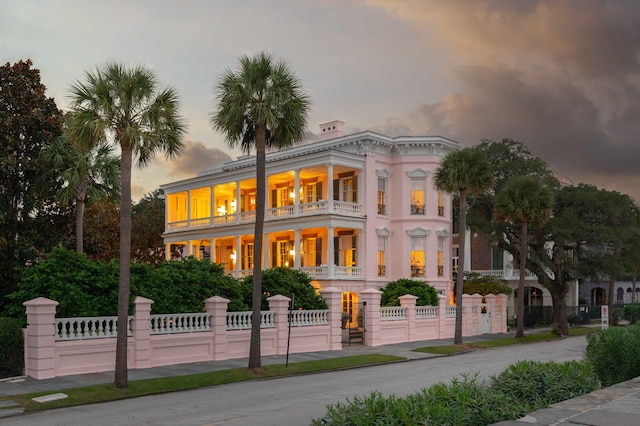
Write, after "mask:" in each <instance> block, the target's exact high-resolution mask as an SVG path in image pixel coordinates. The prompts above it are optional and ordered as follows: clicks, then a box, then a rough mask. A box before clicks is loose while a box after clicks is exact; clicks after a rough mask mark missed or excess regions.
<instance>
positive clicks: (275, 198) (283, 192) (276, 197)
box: [271, 184, 295, 208]
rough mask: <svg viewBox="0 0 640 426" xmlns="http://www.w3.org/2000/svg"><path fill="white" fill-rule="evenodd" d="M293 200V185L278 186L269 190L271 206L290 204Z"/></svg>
mask: <svg viewBox="0 0 640 426" xmlns="http://www.w3.org/2000/svg"><path fill="white" fill-rule="evenodd" d="M294 200H295V192H294V190H293V187H289V186H286V184H285V186H279V187H278V188H276V189H273V190H271V207H272V208H276V207H285V206H292V205H293V202H294Z"/></svg>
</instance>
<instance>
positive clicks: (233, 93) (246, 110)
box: [211, 52, 310, 371]
mask: <svg viewBox="0 0 640 426" xmlns="http://www.w3.org/2000/svg"><path fill="white" fill-rule="evenodd" d="M216 101H217V104H218V106H217V109H216V110H215V111H214V112H213V113H212V116H211V126H212V127H213V128H214V129H215V130H217V131H220V132H222V133H224V135H225V138H226V141H227V144H228V145H229V147H231V148H235V147H237V146H238V145H240V148H241V150H242V151H243V152H244V153H246V154H248V153H250V152H251V150H252V149H255V150H256V222H255V230H254V252H255V256H254V259H255V260H254V264H253V292H252V317H251V343H250V349H249V367H248V368H249V369H250V370H252V371H258V370H260V369H261V368H262V365H261V358H260V304H261V296H262V252H263V250H262V245H263V242H262V239H263V229H264V214H265V201H266V200H265V198H266V174H265V162H266V159H265V153H266V148H267V147H287V146H291V145H294V144H296V143H298V142H300V141H301V140H302V139H303V138H304V134H305V129H306V126H307V116H308V113H309V106H310V102H309V97H308V96H307V95H306V94H305V93H304V91H303V89H302V85H301V83H300V81H299V80H298V78H297V77H296V76H295V75H294V73H293V72H292V71H291V69H290V68H289V67H288V66H287V64H286V63H285V62H282V61H275V60H274V59H273V58H272V56H271V55H269V54H267V53H264V52H261V53H259V54H257V55H256V56H254V57H249V56H242V57H241V58H240V66H239V68H238V69H237V70H235V71H234V70H230V69H227V70H226V71H225V72H224V73H223V74H222V75H221V76H220V78H219V81H218V83H217V86H216Z"/></svg>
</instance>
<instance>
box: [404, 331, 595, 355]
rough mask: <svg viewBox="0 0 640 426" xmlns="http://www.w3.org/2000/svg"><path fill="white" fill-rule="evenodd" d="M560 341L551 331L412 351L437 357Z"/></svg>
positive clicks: (574, 334)
mask: <svg viewBox="0 0 640 426" xmlns="http://www.w3.org/2000/svg"><path fill="white" fill-rule="evenodd" d="M596 330H597V328H593V327H573V328H570V329H569V336H584V335H586V334H590V333H593V332H595V331H596ZM556 339H560V336H558V335H557V334H555V333H554V332H553V331H550V330H549V331H542V332H539V333H532V334H525V336H524V337H523V338H515V337H505V338H503V339H491V340H485V341H481V342H472V343H466V344H464V345H444V346H428V347H424V348H418V349H414V351H415V352H426V353H432V354H438V355H451V354H454V353H458V352H464V351H468V350H470V349H487V348H497V347H501V346H509V345H518V344H522V343H534V342H543V341H547V340H556Z"/></svg>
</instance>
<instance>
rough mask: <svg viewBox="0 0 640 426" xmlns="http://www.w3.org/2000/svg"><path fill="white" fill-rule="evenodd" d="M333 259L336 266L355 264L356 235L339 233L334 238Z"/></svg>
mask: <svg viewBox="0 0 640 426" xmlns="http://www.w3.org/2000/svg"><path fill="white" fill-rule="evenodd" d="M334 250H335V256H334V261H335V264H336V265H338V266H356V261H357V258H356V236H355V235H353V234H349V235H341V236H339V237H335V239H334Z"/></svg>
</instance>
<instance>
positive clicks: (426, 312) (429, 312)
mask: <svg viewBox="0 0 640 426" xmlns="http://www.w3.org/2000/svg"><path fill="white" fill-rule="evenodd" d="M416 318H438V307H437V306H416Z"/></svg>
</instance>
